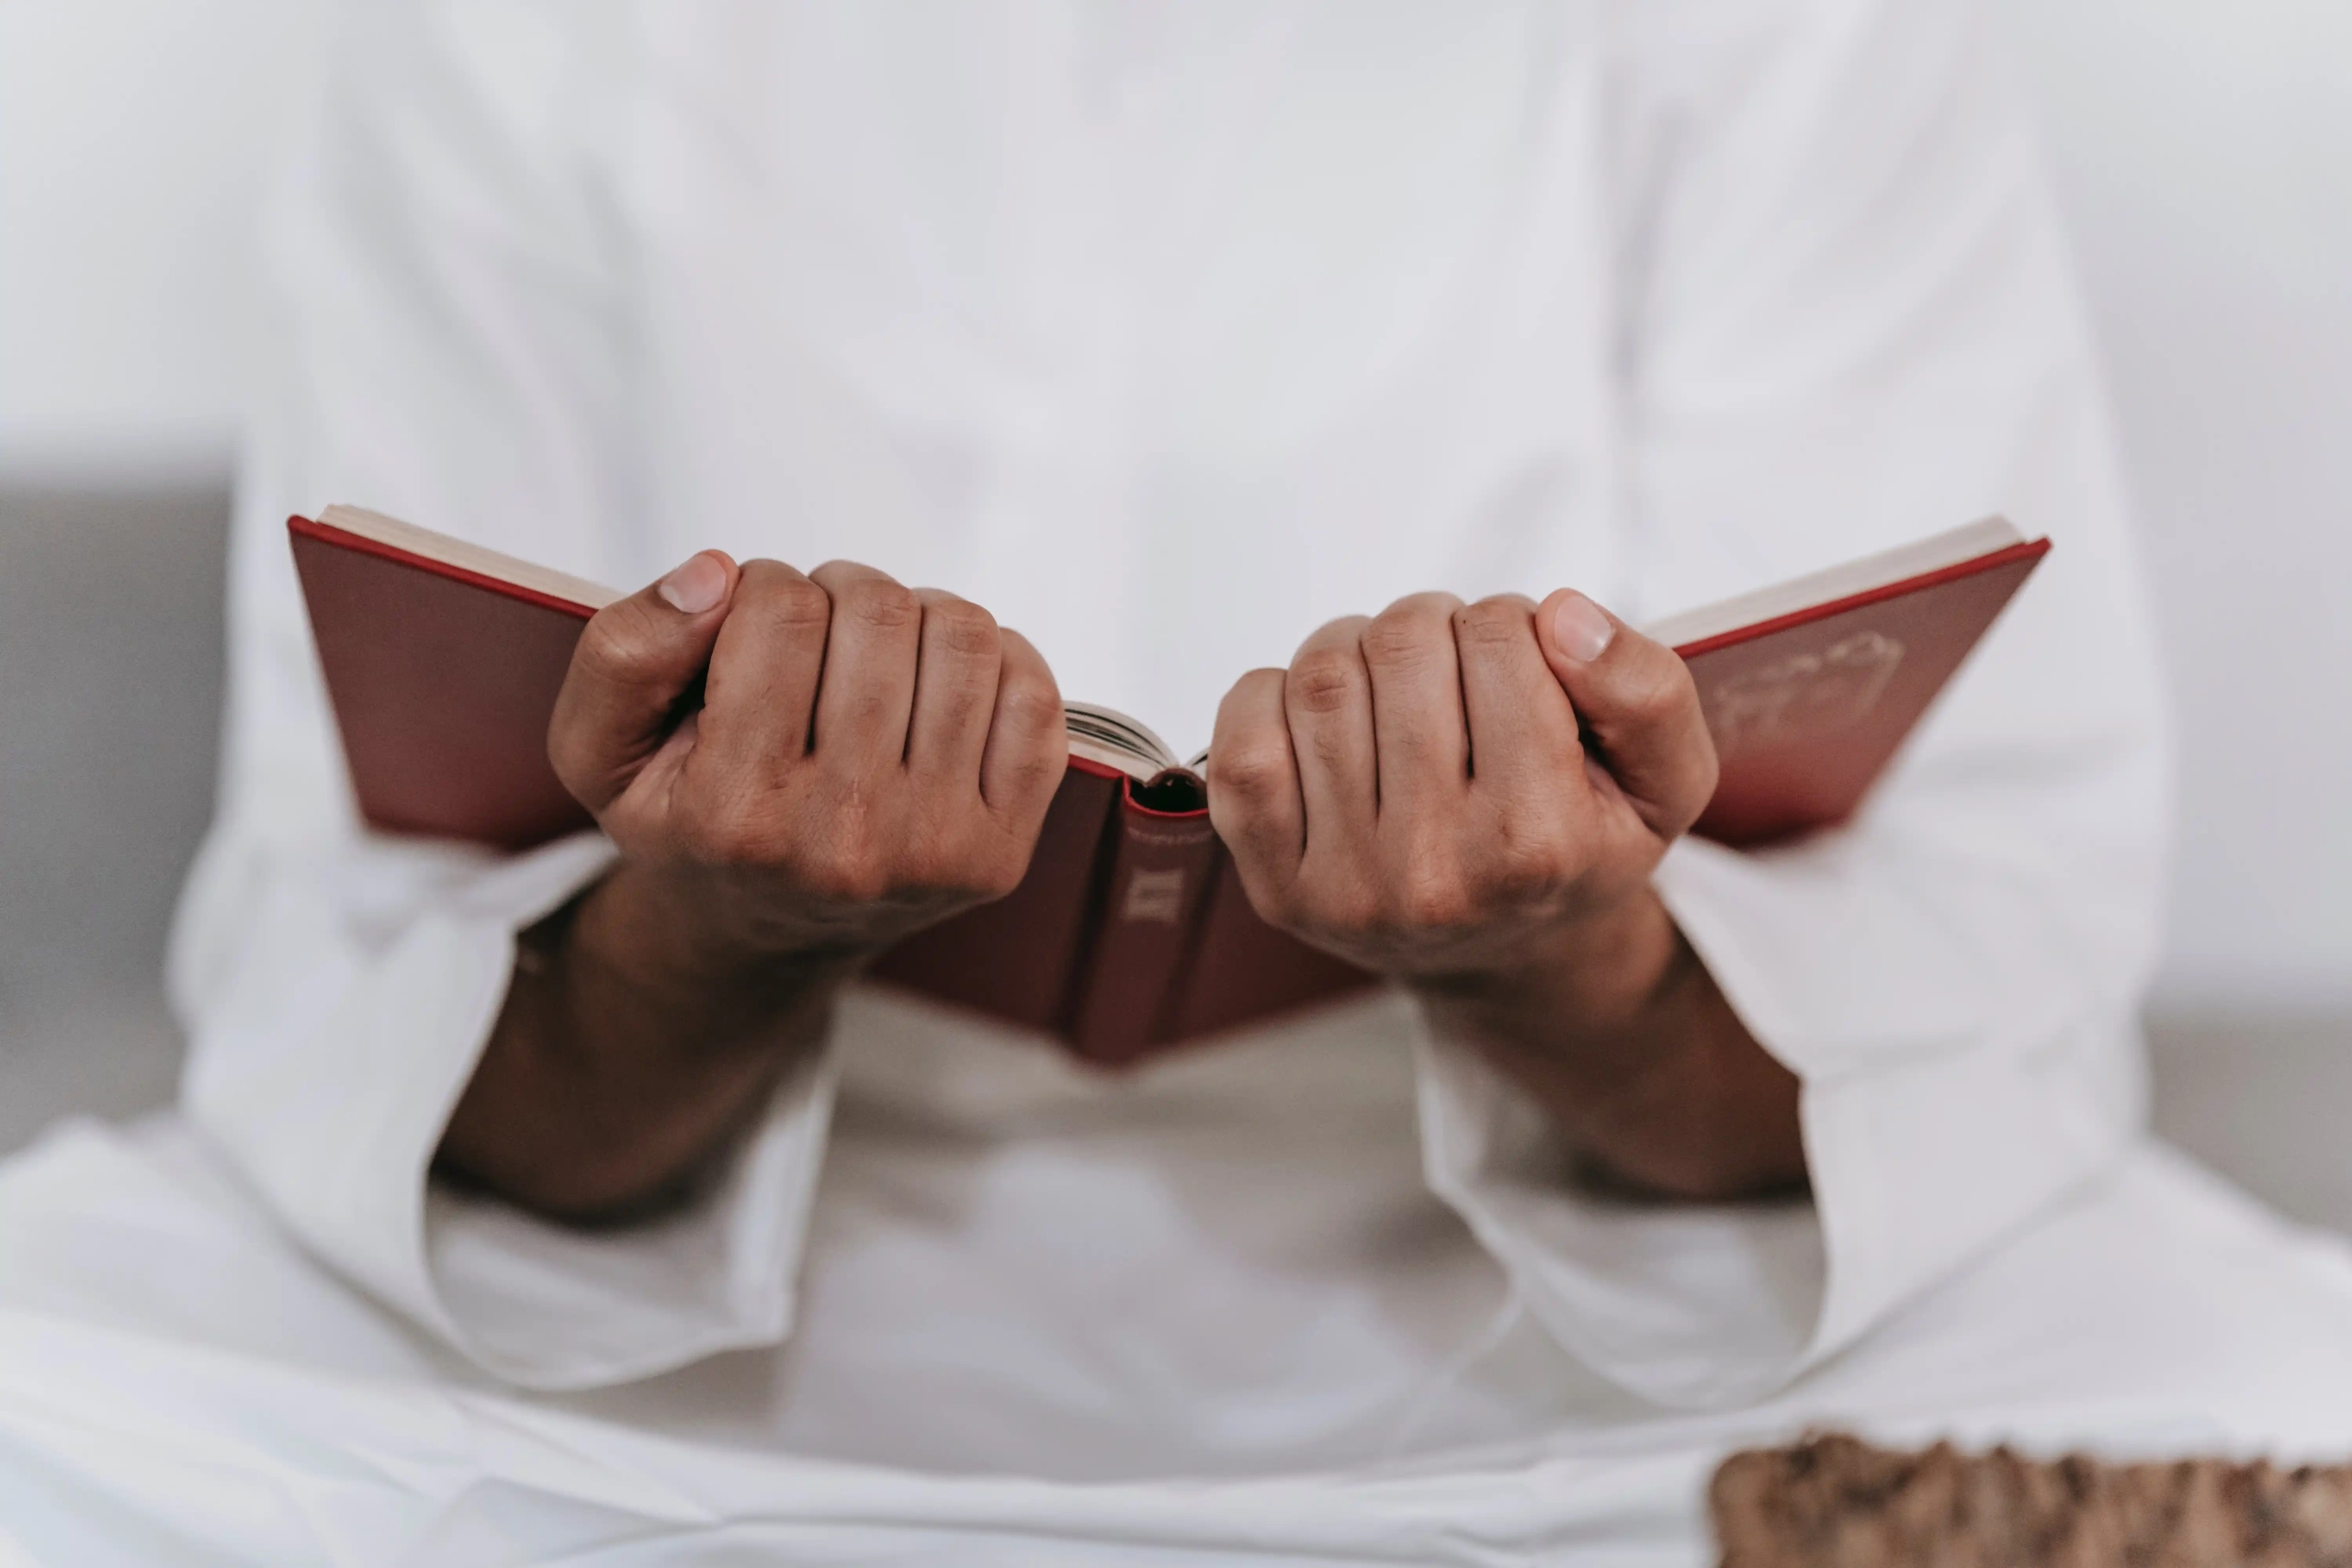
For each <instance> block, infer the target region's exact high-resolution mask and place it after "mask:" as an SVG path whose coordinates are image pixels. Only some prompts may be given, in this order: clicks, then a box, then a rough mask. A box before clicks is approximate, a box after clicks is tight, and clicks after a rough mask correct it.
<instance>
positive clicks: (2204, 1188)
mask: <svg viewBox="0 0 2352 1568" xmlns="http://www.w3.org/2000/svg"><path fill="white" fill-rule="evenodd" d="M768 1354H769V1355H781V1354H782V1352H775V1353H768ZM765 1359H768V1357H767V1356H735V1357H728V1358H721V1359H719V1360H718V1361H715V1362H707V1363H704V1365H703V1366H702V1367H700V1368H690V1369H687V1370H685V1371H683V1372H680V1373H675V1374H672V1375H671V1377H669V1378H665V1379H661V1380H655V1385H654V1386H653V1387H652V1388H651V1389H650V1391H639V1404H638V1405H637V1406H636V1407H635V1409H634V1412H633V1418H627V1419H625V1418H621V1417H619V1416H615V1415H611V1414H604V1415H599V1414H592V1413H589V1411H590V1410H592V1409H593V1408H594V1407H593V1405H589V1404H582V1402H580V1401H578V1400H569V1401H567V1400H564V1399H558V1398H550V1397H545V1396H528V1395H520V1394H517V1393H513V1392H511V1391H504V1390H501V1389H499V1388H497V1387H495V1386H493V1385H491V1384H489V1383H488V1382H485V1381H483V1380H482V1379H481V1374H479V1373H478V1372H474V1371H470V1370H469V1368H468V1367H466V1366H465V1365H464V1364H462V1363H461V1362H459V1361H458V1360H457V1359H454V1358H453V1356H452V1355H451V1353H450V1352H448V1351H447V1350H446V1349H444V1348H439V1347H438V1346H436V1345H435V1343H434V1342H433V1341H431V1340H429V1339H427V1338H425V1337H422V1336H420V1335H418V1334H417V1333H416V1332H415V1331H413V1329H411V1328H410V1327H408V1326H407V1325H403V1324H402V1323H401V1321H400V1320H399V1319H397V1318H395V1317H393V1316H391V1315H390V1314H386V1313H384V1312H383V1311H381V1309H379V1308H378V1307H376V1306H374V1305H372V1304H371V1303H368V1301H367V1299H366V1298H365V1297H363V1296H361V1295H359V1294H358V1293H356V1292H353V1291H351V1290H350V1289H349V1288H347V1287H346V1286H345V1284H343V1283H342V1282H341V1281H339V1280H336V1279H335V1278H334V1277H333V1276H332V1275H330V1274H328V1273H327V1272H325V1271H324V1270H323V1269H321V1268H319V1267H318V1266H317V1265H316V1264H315V1263H313V1262H312V1261H311V1259H309V1258H307V1257H306V1256H305V1255H304V1254H303V1253H302V1252H301V1251H300V1249H298V1248H297V1247H294V1246H292V1245H291V1244H290V1243H289V1242H288V1240H287V1239H286V1238H285V1237H284V1236H283V1235H282V1234H281V1233H280V1232H279V1231H278V1230H277V1228H276V1226H275V1224H274V1223H273V1222H272V1221H271V1220H270V1219H269V1218H268V1216H267V1214H266V1212H265V1211H264V1210H262V1209H261V1208H260V1207H259V1206H257V1205H256V1204H254V1202H252V1201H250V1200H249V1199H248V1198H247V1197H246V1196H245V1195H244V1194H243V1193H242V1192H241V1191H240V1190H238V1189H237V1187H236V1186H235V1184H234V1182H233V1179H231V1178H229V1177H228V1176H227V1175H226V1174H225V1173H224V1172H223V1171H222V1169H221V1168H220V1167H219V1166H218V1165H217V1164H216V1163H215V1162H214V1160H213V1159H212V1157H211V1156H209V1153H208V1152H207V1151H206V1150H205V1148H204V1147H203V1145H201V1144H200V1143H199V1142H198V1141H197V1140H196V1139H194V1138H193V1137H191V1136H190V1135H189V1134H187V1131H186V1130H185V1128H184V1127H182V1126H181V1125H180V1124H178V1123H177V1122H173V1121H164V1122H156V1123H152V1124H150V1125H148V1126H146V1127H144V1128H140V1129H134V1130H131V1131H130V1132H128V1133H123V1132H117V1131H113V1130H109V1129H105V1128H100V1127H95V1126H91V1125H87V1124H82V1125H70V1126H67V1127H63V1128H61V1129H59V1130H57V1131H56V1132H54V1133H52V1134H51V1135H50V1136H49V1137H48V1138H47V1139H45V1140H44V1141H43V1142H42V1143H40V1145H37V1146H36V1147H35V1148H33V1149H32V1150H30V1151H28V1153H26V1154H24V1155H22V1156H18V1157H17V1158H16V1159H15V1160H14V1161H13V1162H12V1163H11V1164H10V1165H8V1166H7V1167H6V1169H5V1171H0V1561H6V1560H7V1559H8V1555H9V1553H10V1552H11V1551H13V1553H14V1554H15V1555H16V1556H17V1557H18V1558H21V1559H22V1560H26V1561H32V1562H75V1563H84V1564H104V1563H110V1562H166V1561H167V1562H238V1563H269V1562H288V1563H294V1562H303V1563H308V1562H352V1563H372V1562H436V1563H456V1562H549V1561H566V1562H597V1563H600V1564H601V1563H611V1564H621V1563H640V1562H665V1563H669V1562H739V1561H745V1560H748V1559H751V1558H760V1559H763V1560H764V1559H770V1558H773V1559H776V1560H786V1561H792V1562H874V1561H877V1560H880V1561H932V1560H937V1561H950V1560H952V1561H955V1562H959V1563H991V1562H1006V1563H1012V1562H1020V1563H1024V1564H1028V1563H1051V1562H1103V1561H1105V1560H1124V1561H1137V1562H1182V1561H1214V1562H1288V1561H1332V1560H1338V1561H1351V1562H1353V1561H1363V1562H1384V1561H1394V1562H1522V1561H1523V1562H1554V1561H1569V1560H1578V1559H1584V1558H1589V1559H1591V1560H1594V1561H1609V1562H1702V1561H1705V1560H1706V1559H1707V1557H1708V1552H1709V1549H1708V1547H1707V1545H1706V1542H1705V1539H1704V1526H1703V1517H1702V1488H1703V1483H1704V1481H1705V1478H1706V1476H1707V1473H1708V1472H1709V1470H1710V1469H1711V1467H1712V1465H1713V1462H1714V1461H1715V1460H1716V1459H1717V1458H1718V1457H1720V1455H1721V1454H1722V1453H1723V1452H1724V1450H1727V1449H1729V1448H1731V1447H1733V1446H1736V1445H1739V1444H1743V1443H1747V1442H1751V1441H1758V1440H1766V1439H1770V1438H1777V1437H1781V1436H1784V1435H1786V1434H1789V1433H1791V1432H1792V1431H1794V1430H1796V1429H1799V1428H1801V1427H1805V1426H1808V1425H1826V1424H1834V1425H1838V1426H1844V1427H1856V1428H1859V1429H1860V1430H1862V1431H1864V1432H1866V1433H1868V1434H1870V1435H1872V1436H1875V1437H1878V1438H1883V1439H1885V1440H1890V1441H1901V1442H1908V1441H1917V1440H1921V1439H1924V1438H1928V1437H1930V1436H1935V1435H1947V1434H1948V1435H1952V1436H1955V1437H1957V1438H1961V1439H1962V1440H1963V1441H1971V1442H1986V1441H1992V1440H1996V1439H2011V1440H2016V1441H2019V1442H2022V1443H2025V1444H2027V1445H2029V1446H2031V1447H2036V1448H2043V1449H2048V1448H2055V1447H2059V1446H2071V1445H2078V1444H2079V1445H2087V1446H2089V1447H2091V1448H2093V1449H2094V1450H2099V1451H2105V1452H2109V1453H2126V1454H2144V1453H2152V1452H2184V1451H2191V1450H2196V1451H2207V1450H2221V1451H2228V1452H2236V1453H2250V1452H2256V1451H2267V1452H2273V1453H2278V1454H2281V1455H2285V1456H2290V1457H2301V1456H2319V1455H2334V1456H2337V1457H2341V1456H2342V1455H2344V1454H2346V1453H2348V1452H2352V1252H2347V1249H2346V1247H2344V1246H2342V1245H2341V1244H2340V1243H2339V1242H2337V1241H2335V1240H2334V1239H2332V1238H2326V1237H2320V1236H2314V1235H2305V1234H2301V1233H2298V1232H2295V1231H2293V1230H2290V1228H2288V1227H2286V1226H2285V1225H2283V1224H2280V1223H2278V1222H2277V1221H2276V1220H2274V1219H2272V1218H2271V1217H2269V1216H2268V1215H2267V1214H2266V1213H2263V1212H2261V1211H2260V1210H2258V1209H2257V1208H2256V1207H2255V1206H2254V1205H2252V1204H2250V1203H2249V1202H2247V1201H2245V1200H2243V1199H2242V1198H2240V1197H2238V1196H2236V1195H2235V1194H2234V1193H2233V1192H2231V1191H2230V1190H2227V1189H2226V1188H2224V1187H2222V1185H2221V1184H2219V1183H2218V1182H2216V1181H2214V1180H2213V1179H2211V1178H2210V1177H2208V1176H2206V1175H2205V1174H2204V1173H2202V1172H2200V1171H2199V1170H2197V1169H2196V1168H2193V1167H2190V1166H2188V1164H2187V1163H2186V1162H2184V1161H2182V1160H2181V1159H2179V1158H2178V1157H2177V1156H2173V1155H2171V1154H2169V1153H2167V1152H2165V1151H2162V1150H2160V1149H2155V1148H2148V1149H2144V1150H2143V1151H2141V1152H2139V1153H2137V1154H2136V1155H2135V1156H2133V1157H2132V1158H2131V1160H2130V1161H2129V1163H2128V1164H2127V1165H2126V1166H2125V1168H2123V1169H2122V1170H2121V1171H2120V1173H2119V1174H2118V1175H2116V1176H2115V1177H2113V1178H2112V1179H2109V1180H2107V1181H2105V1182H2103V1183H2102V1184H2100V1185H2099V1186H2098V1187H2097V1188H2095V1189H2092V1190H2086V1192H2084V1193H2083V1194H2081V1195H2080V1196H2078V1197H2077V1198H2076V1199H2075V1200H2074V1201H2071V1202H2070V1203H2069V1204H2067V1205H2066V1206H2065V1207H2064V1208H2063V1209H2062V1210H2060V1211H2059V1212H2057V1213H2054V1214H2053V1215H2052V1217H2051V1218H2049V1219H2048V1220H2046V1221H2044V1222H2042V1223H2041V1224H2038V1225H2037V1226H2036V1227H2035V1228H2033V1229H2032V1230H2031V1231H2030V1232H2029V1233H2027V1234H2026V1235H2022V1236H2020V1237H2018V1238H2016V1239H2015V1240H2013V1241H2011V1242H2009V1243H2008V1244H2007V1245H2006V1246H2004V1247H2002V1248H2001V1249H2000V1250H1999V1251H1997V1252H1996V1254H1994V1255H1993V1256H1991V1257H1989V1258H1985V1259H1984V1260H1983V1261H1981V1262H1980V1263H1979V1264H1978V1265H1976V1266H1974V1267H1973V1268H1972V1269H1969V1270H1967V1271H1965V1272H1964V1273H1963V1274H1962V1276H1961V1277H1960V1278H1958V1279H1956V1280H1953V1281H1951V1282H1950V1283H1948V1284H1947V1285H1945V1286H1943V1287H1941V1288H1940V1289H1939V1290H1938V1291H1936V1292H1932V1293H1931V1294H1929V1295H1928V1297H1926V1298H1924V1299H1922V1300H1921V1301H1919V1302H1917V1303H1915V1304H1914V1305H1913V1306H1912V1307H1911V1308H1909V1309H1908V1310H1907V1311H1905V1312H1904V1313H1902V1314H1898V1315H1897V1316H1896V1317H1895V1318H1894V1319H1893V1320H1892V1321H1891V1322H1889V1323H1888V1324H1886V1325H1883V1327H1882V1328H1881V1329H1879V1330H1878V1331H1877V1332H1876V1333H1874V1334H1873V1335H1871V1337H1869V1338H1867V1339H1866V1340H1865V1341H1864V1342H1862V1343H1861V1344H1860V1345H1859V1346H1857V1347H1855V1348H1853V1349H1852V1350H1850V1351H1849V1352H1848V1353H1846V1354H1845V1355H1843V1356H1841V1357H1839V1358H1838V1359H1835V1360H1833V1361H1832V1362H1830V1363H1829V1364H1828V1365H1826V1366H1825V1367H1823V1368H1821V1369H1820V1370H1818V1371H1815V1373H1813V1374H1812V1375H1810V1376H1808V1377H1807V1378H1805V1379H1804V1380H1803V1381H1802V1382H1799V1383H1798V1384H1797V1385H1796V1386H1794V1387H1793V1388H1792V1389H1791V1390H1789V1391H1787V1392H1786V1393H1783V1394H1781V1396H1779V1397H1777V1398H1775V1399H1773V1400H1771V1401H1770V1402H1768V1403H1766V1404H1760V1405H1758V1406H1755V1407H1752V1408H1748V1409H1744V1410H1741V1411H1737V1412H1735V1413H1717V1414H1707V1415H1690V1414H1673V1415H1668V1414H1663V1413H1657V1412H1650V1411H1646V1410H1643V1409H1640V1408H1637V1407H1633V1406H1629V1405H1628V1404H1625V1403H1624V1402H1623V1400H1622V1399H1611V1398H1609V1397H1607V1396H1606V1395H1605V1394H1602V1393H1599V1392H1597V1391H1598V1388H1599V1385H1595V1387H1596V1393H1595V1396H1594V1397H1593V1398H1592V1399H1590V1400H1586V1399H1584V1398H1582V1397H1580V1396H1579V1395H1578V1393H1577V1392H1576V1385H1575V1384H1574V1383H1573V1382H1563V1383H1562V1384H1560V1385H1559V1387H1558V1389H1557V1390H1556V1391H1555V1395H1554V1396H1555V1397H1556V1398H1557V1399H1558V1400H1559V1401H1560V1408H1559V1409H1558V1411H1557V1419H1556V1421H1555V1423H1554V1424H1553V1425H1552V1427H1551V1429H1549V1430H1548V1431H1546V1432H1544V1433H1543V1434H1542V1435H1540V1436H1536V1437H1532V1438H1527V1439H1524V1440H1513V1441H1510V1442H1508V1443H1501V1444H1488V1445H1486V1446H1484V1447H1482V1448H1474V1449H1469V1450H1453V1451H1442V1450H1419V1451H1411V1452H1405V1453H1400V1454H1398V1455H1396V1456H1394V1457H1390V1458H1387V1459H1384V1460H1372V1461H1365V1462H1362V1463H1358V1464H1355V1465H1352V1466H1347V1467H1341V1468H1337V1469H1326V1470H1321V1471H1317V1472H1294V1473H1269V1474H1263V1475H1259V1476H1251V1477H1232V1476H1227V1477H1221V1478H1217V1479H1210V1480H1200V1479H1193V1480H1185V1479H1177V1478H1170V1479H1156V1478H1150V1477H1142V1478H1128V1479H1121V1480H1116V1481H1087V1480H1074V1479H1069V1478H1067V1477H1066V1476H1065V1477H1059V1478H1057V1476H1055V1475H1053V1474H1040V1473H1028V1474H1013V1473H982V1472H975V1471H973V1470H970V1469H968V1468H967V1469H964V1470H961V1471H944V1470H917V1469H913V1468H906V1467H892V1466H886V1465H879V1464H865V1463H854V1462H844V1461H840V1460H838V1459H822V1458H811V1457H808V1456H806V1455H803V1454H797V1453H794V1452H790V1451H782V1450H777V1449H775V1448H773V1447H766V1446H763V1445H759V1444H755V1443H748V1442H744V1441H741V1440H732V1439H728V1438H718V1437H711V1436H707V1435H699V1436H698V1435H696V1427H697V1426H698V1425H699V1426H701V1427H708V1428H709V1429H712V1430H717V1429H720V1427H712V1425H711V1423H710V1422H708V1421H705V1422H702V1423H696V1422H694V1421H690V1420H685V1419H683V1418H679V1419H667V1420H665V1419H662V1418H660V1412H662V1410H663V1409H664V1407H665V1406H666V1408H667V1409H668V1410H669V1411H670V1413H671V1415H672V1416H679V1417H683V1416H684V1415H685V1414H686V1413H690V1412H692V1411H694V1410H695V1409H696V1408H698V1407H699V1408H701V1409H703V1410H704V1411H705V1412H706V1413H708V1412H710V1411H712V1410H714V1409H719V1408H720V1407H724V1406H725V1405H727V1404H729V1402H730V1401H735V1402H743V1401H749V1402H751V1403H752V1404H758V1402H759V1401H760V1400H761V1399H762V1398H763V1393H762V1392H761V1391H760V1390H759V1388H758V1387H757V1386H756V1385H757V1384H758V1383H759V1382H760V1381H761V1379H762V1377H763V1375H772V1374H767V1373H763V1371H762V1370H761V1363H762V1362H763V1360H765ZM713 1368H717V1369H718V1375H716V1376H714V1375H713V1374H712V1369H713ZM722 1426H723V1424H722ZM1031 1457H1035V1456H1034V1455H1032V1456H1031Z"/></svg>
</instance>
